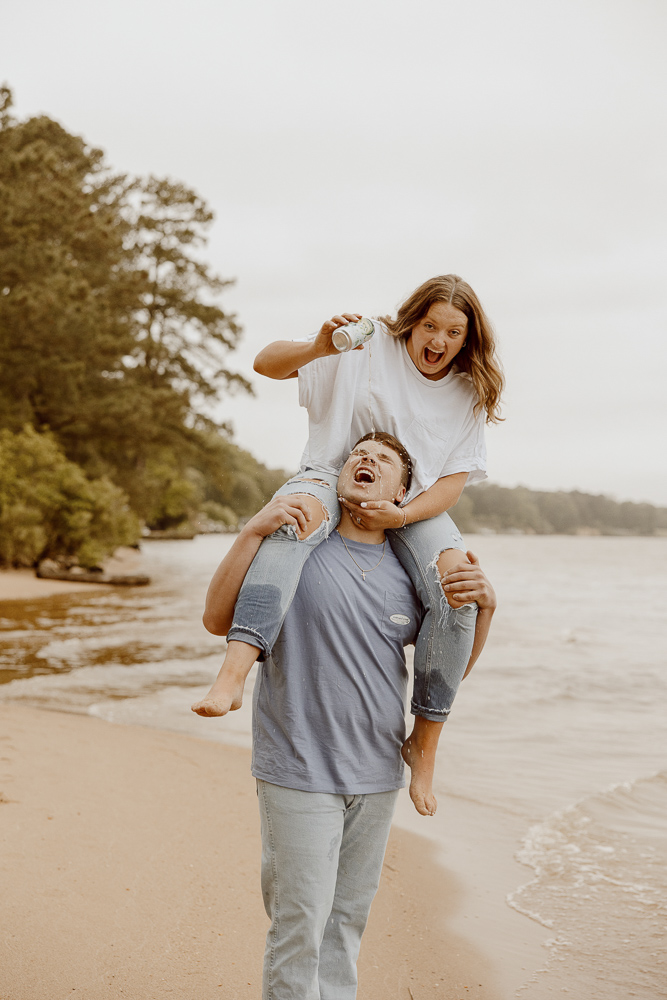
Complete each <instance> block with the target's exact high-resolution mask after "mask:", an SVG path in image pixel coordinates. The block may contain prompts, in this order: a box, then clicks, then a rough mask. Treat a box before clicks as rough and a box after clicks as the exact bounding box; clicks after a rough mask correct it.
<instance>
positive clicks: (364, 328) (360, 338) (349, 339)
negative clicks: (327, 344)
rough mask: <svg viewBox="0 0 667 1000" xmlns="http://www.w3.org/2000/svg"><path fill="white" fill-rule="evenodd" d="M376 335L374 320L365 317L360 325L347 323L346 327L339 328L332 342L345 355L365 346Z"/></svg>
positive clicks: (360, 321)
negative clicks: (362, 345)
mask: <svg viewBox="0 0 667 1000" xmlns="http://www.w3.org/2000/svg"><path fill="white" fill-rule="evenodd" d="M374 333H375V324H374V323H373V320H372V319H367V318H366V317H365V316H363V317H362V318H361V319H360V320H359V322H358V323H347V324H346V325H345V326H339V327H338V329H337V330H335V331H334V333H333V336H332V337H331V340H332V341H333V345H334V347H335V348H336V350H337V351H340V352H341V354H344V353H345V352H346V351H351V350H353V349H354V348H355V347H359V346H360V345H361V344H365V343H366V341H367V340H370V339H371V337H372V336H373V334H374Z"/></svg>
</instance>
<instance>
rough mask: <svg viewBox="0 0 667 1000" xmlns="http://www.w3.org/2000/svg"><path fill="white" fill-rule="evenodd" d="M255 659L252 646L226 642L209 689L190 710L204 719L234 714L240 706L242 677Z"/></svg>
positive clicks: (246, 674)
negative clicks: (217, 670) (227, 644)
mask: <svg viewBox="0 0 667 1000" xmlns="http://www.w3.org/2000/svg"><path fill="white" fill-rule="evenodd" d="M258 656H259V650H258V649H257V647H256V646H250V645H249V644H248V643H245V642H236V641H232V642H230V643H229V646H228V647H227V655H226V656H225V662H224V663H223V664H222V666H221V667H220V673H219V674H218V676H217V678H216V680H215V682H214V684H213V687H212V688H211V690H210V691H209V693H208V694H207V695H206V697H205V698H202V700H201V701H196V702H195V703H194V705H191V710H192V711H193V712H195V713H196V714H197V715H201V716H203V717H204V718H215V717H216V716H220V715H227V712H236V711H237V709H239V708H240V707H241V705H242V704H243V688H244V687H245V681H246V677H247V676H248V674H249V673H250V668H251V667H252V665H253V663H254V662H255V660H256V659H257V657H258Z"/></svg>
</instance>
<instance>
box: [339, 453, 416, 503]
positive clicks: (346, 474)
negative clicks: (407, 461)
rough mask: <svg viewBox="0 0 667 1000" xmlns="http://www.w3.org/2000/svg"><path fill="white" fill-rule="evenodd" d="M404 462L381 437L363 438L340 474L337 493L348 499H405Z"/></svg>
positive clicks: (357, 500)
mask: <svg viewBox="0 0 667 1000" xmlns="http://www.w3.org/2000/svg"><path fill="white" fill-rule="evenodd" d="M402 475H403V463H402V462H401V459H400V458H399V456H398V455H397V453H396V452H395V451H394V449H393V448H390V447H389V445H387V444H384V442H382V441H372V440H371V441H362V442H361V444H358V445H357V446H356V448H353V449H352V451H351V452H350V455H349V458H348V460H347V462H346V463H345V465H344V466H343V468H342V470H341V474H340V476H339V478H338V493H339V494H340V496H342V497H343V498H344V499H345V500H351V501H352V502H353V503H362V502H363V501H365V500H389V501H392V502H393V501H394V500H399V501H400V500H402V499H403V497H404V496H405V487H404V486H403V484H402V483H401V477H402Z"/></svg>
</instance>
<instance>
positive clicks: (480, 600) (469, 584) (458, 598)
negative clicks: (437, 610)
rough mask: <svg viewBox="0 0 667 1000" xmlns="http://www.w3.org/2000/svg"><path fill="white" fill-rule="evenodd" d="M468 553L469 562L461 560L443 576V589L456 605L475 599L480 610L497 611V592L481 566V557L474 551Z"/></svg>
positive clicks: (460, 605)
mask: <svg viewBox="0 0 667 1000" xmlns="http://www.w3.org/2000/svg"><path fill="white" fill-rule="evenodd" d="M466 555H467V557H468V559H469V560H470V562H469V563H464V562H461V563H459V564H458V565H457V566H454V568H453V569H451V570H450V571H449V572H448V573H445V575H444V576H443V578H442V583H443V590H444V591H445V593H446V594H447V595H448V596H449V598H450V599H451V602H452V604H453V606H454V607H457V608H460V607H462V606H463V605H464V604H470V603H471V602H472V601H475V602H476V603H477V607H478V608H479V609H480V611H481V610H487V611H495V609H496V603H497V602H496V593H495V591H494V589H493V587H492V586H491V584H490V583H489V581H488V580H487V578H486V576H485V575H484V573H483V571H482V569H481V568H480V565H479V559H478V558H477V556H476V555H475V553H474V552H466Z"/></svg>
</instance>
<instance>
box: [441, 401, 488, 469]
mask: <svg viewBox="0 0 667 1000" xmlns="http://www.w3.org/2000/svg"><path fill="white" fill-rule="evenodd" d="M485 421H486V411H485V410H484V409H481V410H480V412H479V413H475V412H474V410H473V407H472V406H471V407H470V410H469V412H468V414H467V416H466V419H465V421H464V423H463V427H462V428H461V433H460V435H459V440H458V441H457V443H456V446H455V447H454V448H453V449H452V451H451V452H450V454H449V457H448V458H447V461H446V462H445V464H444V466H443V469H442V472H441V473H440V475H439V476H438V478H439V479H441V478H442V477H443V476H452V475H454V473H456V472H467V473H468V479H467V481H466V485H467V486H469V485H470V484H471V483H479V482H482V480H484V479H486V478H487V476H486V442H485V440H484V426H485Z"/></svg>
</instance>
